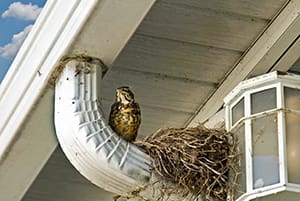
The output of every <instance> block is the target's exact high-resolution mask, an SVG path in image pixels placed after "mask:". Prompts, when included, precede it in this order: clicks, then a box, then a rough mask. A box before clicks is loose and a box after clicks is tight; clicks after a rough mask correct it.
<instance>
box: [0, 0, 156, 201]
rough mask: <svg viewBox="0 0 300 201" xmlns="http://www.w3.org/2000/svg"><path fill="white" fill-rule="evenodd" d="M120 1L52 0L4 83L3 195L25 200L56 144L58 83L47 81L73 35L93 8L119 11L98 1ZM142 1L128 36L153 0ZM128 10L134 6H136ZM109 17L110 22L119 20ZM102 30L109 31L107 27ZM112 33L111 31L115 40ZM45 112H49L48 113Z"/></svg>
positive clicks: (0, 103) (0, 102)
mask: <svg viewBox="0 0 300 201" xmlns="http://www.w3.org/2000/svg"><path fill="white" fill-rule="evenodd" d="M118 2H119V1H117V0H68V1H59V0H48V1H47V3H46V5H45V7H44V9H43V10H42V12H41V14H40V16H39V18H38V19H37V21H36V23H35V25H34V27H33V28H32V31H31V32H30V34H29V36H28V37H27V38H26V40H25V42H24V44H23V45H22V47H21V49H20V50H19V52H18V54H17V56H16V58H15V60H14V62H13V63H12V65H11V67H10V69H9V71H8V73H7V75H6V77H5V78H4V80H3V82H2V83H1V85H0V94H1V96H0V108H1V116H0V187H1V188H0V200H10V201H18V200H21V199H22V197H23V195H24V194H25V192H26V191H27V189H28V188H29V186H30V185H31V183H32V182H33V181H34V179H35V177H36V176H37V175H38V173H39V171H40V170H41V169H42V167H43V165H44V164H45V163H46V161H47V160H48V158H49V156H50V155H51V153H52V151H53V150H54V149H55V147H56V146H57V140H56V138H55V136H54V129H53V96H54V91H53V90H54V89H53V88H51V87H49V84H48V81H49V78H50V77H51V75H52V73H53V71H54V70H55V67H56V64H57V62H58V61H59V59H60V58H61V57H62V56H63V55H65V54H67V53H69V52H70V47H72V46H73V45H74V44H75V43H76V42H77V41H74V40H75V39H76V37H77V35H80V34H81V33H82V32H84V28H85V25H86V22H87V21H88V20H90V16H93V15H94V12H97V13H99V12H102V13H104V15H105V13H107V14H108V13H114V10H110V11H107V10H103V8H102V7H101V6H99V5H102V4H105V5H108V4H113V5H114V6H115V7H117V6H118V5H119V4H118ZM139 2H142V3H140V4H138V6H136V7H135V10H136V9H138V10H139V11H136V12H135V18H134V19H133V18H132V19H131V20H132V21H129V22H128V24H127V27H128V28H127V29H126V30H127V32H123V34H126V37H124V38H127V40H128V38H130V36H131V34H132V33H133V30H131V31H128V30H129V29H130V27H131V29H134V30H135V29H136V27H137V23H139V22H140V21H141V20H142V19H143V18H144V16H145V14H146V13H147V11H148V10H149V9H150V8H151V6H152V5H153V3H154V0H148V1H146V0H145V1H139ZM121 5H123V4H121ZM137 7H138V8H137ZM95 8H97V10H96V9H95ZM127 12H132V9H128V10H127ZM125 14H126V11H124V12H122V15H125ZM97 20H99V19H97ZM101 20H102V19H100V21H101ZM101 23H103V22H101ZM107 23H108V24H107V26H114V25H115V24H112V23H111V22H107ZM116 23H117V22H116ZM118 23H120V22H118ZM116 26H118V24H116ZM102 31H103V32H104V33H105V30H102ZM119 32H122V30H119ZM107 35H108V33H107ZM110 35H111V34H110ZM113 39H114V38H113V36H112V35H111V40H113ZM127 40H124V41H122V40H119V41H118V42H119V43H118V44H116V45H115V48H118V49H122V48H123V47H124V46H125V45H126V43H127ZM106 54H107V55H109V54H112V55H110V58H116V57H117V55H116V54H119V51H111V52H110V53H106ZM94 56H97V55H94ZM43 102H44V103H43ZM48 107H49V108H50V107H51V110H48V109H49V108H48ZM45 115H46V116H47V118H44V116H45ZM39 118H44V119H43V121H42V122H44V123H45V124H46V125H44V126H43V124H41V125H40V126H41V127H38V126H39ZM32 119H33V120H32ZM29 125H30V126H29ZM46 126H47V127H46ZM26 127H27V128H28V129H27V132H26V129H25V128H26ZM43 129H46V131H45V132H44V131H43ZM41 132H43V133H42V134H41ZM24 150H25V151H24ZM29 150H30V151H29ZM22 164H24V165H25V166H26V167H23V166H24V165H22ZM4 175H5V176H4Z"/></svg>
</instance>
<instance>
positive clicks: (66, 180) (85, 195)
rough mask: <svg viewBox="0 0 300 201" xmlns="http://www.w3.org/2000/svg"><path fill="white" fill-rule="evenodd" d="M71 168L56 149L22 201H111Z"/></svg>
mask: <svg viewBox="0 0 300 201" xmlns="http://www.w3.org/2000/svg"><path fill="white" fill-rule="evenodd" d="M112 196H113V194H112V193H108V192H106V191H104V190H103V189H101V188H99V187H97V186H95V185H93V184H92V183H91V182H89V181H87V180H86V179H85V178H84V177H83V176H82V175H80V173H79V172H78V171H77V170H75V169H74V168H73V166H72V165H71V164H70V162H69V161H68V160H67V159H66V158H65V156H64V154H63V152H62V151H61V149H60V148H59V147H58V148H57V150H56V151H55V152H54V154H53V155H52V156H51V158H50V159H49V161H48V163H47V165H46V166H45V167H44V168H43V170H42V171H41V173H40V174H39V176H38V178H37V179H36V180H35V182H34V183H33V185H32V187H31V188H30V190H29V192H28V193H27V194H26V195H25V196H24V198H23V199H22V201H112V200H113V199H112Z"/></svg>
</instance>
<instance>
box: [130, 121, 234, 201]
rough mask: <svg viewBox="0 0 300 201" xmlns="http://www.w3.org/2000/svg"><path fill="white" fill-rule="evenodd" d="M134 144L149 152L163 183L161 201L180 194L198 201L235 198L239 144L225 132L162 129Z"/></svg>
mask: <svg viewBox="0 0 300 201" xmlns="http://www.w3.org/2000/svg"><path fill="white" fill-rule="evenodd" d="M135 144H136V145H138V146H139V147H141V148H142V149H144V150H146V151H147V152H148V154H149V155H150V157H151V160H152V167H153V170H154V172H155V173H156V174H157V177H158V178H160V180H161V181H163V182H162V183H163V184H162V185H160V191H161V195H160V198H161V200H164V198H163V197H164V196H166V195H168V196H169V195H170V194H172V193H177V195H178V192H180V195H181V196H183V197H185V196H191V195H192V198H194V199H195V200H196V199H198V198H201V199H204V200H211V198H213V199H217V200H228V198H229V200H230V199H233V197H234V196H233V194H234V192H235V186H236V184H235V182H236V178H237V175H238V153H237V145H236V144H237V143H236V141H235V139H234V138H233V136H232V135H231V134H230V133H227V132H226V131H225V130H219V129H208V128H206V127H204V126H202V125H200V126H198V127H195V128H168V129H160V130H158V131H157V132H155V133H153V134H152V135H150V136H148V137H147V138H146V139H144V140H143V141H137V142H135ZM165 184H169V185H165ZM162 189H163V190H162ZM176 189H177V190H176ZM179 189H180V191H179ZM230 197H231V198H230ZM156 199H157V198H156Z"/></svg>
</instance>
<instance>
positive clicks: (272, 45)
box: [187, 0, 300, 126]
mask: <svg viewBox="0 0 300 201" xmlns="http://www.w3.org/2000/svg"><path fill="white" fill-rule="evenodd" d="M299 33H300V0H291V1H289V3H288V4H287V5H286V6H285V7H284V8H283V9H282V10H281V12H280V13H279V14H278V16H276V18H275V19H274V20H273V21H272V23H271V24H270V26H269V27H268V28H267V29H266V30H265V31H264V32H263V34H262V35H261V36H260V37H259V38H258V39H257V41H256V42H255V43H254V44H253V45H252V46H251V47H250V48H249V49H248V51H247V52H246V53H245V54H244V56H243V57H242V58H241V59H240V61H239V62H238V63H237V64H236V65H235V67H234V68H233V70H232V71H231V72H230V73H229V74H228V75H227V77H226V78H225V79H224V80H223V82H222V83H221V84H220V86H219V87H218V88H217V89H216V91H215V92H214V93H213V94H212V96H211V97H209V98H208V100H207V101H206V103H205V104H204V105H202V106H201V107H200V108H199V110H198V111H197V112H196V113H195V115H194V117H193V118H191V120H190V121H189V122H188V123H187V125H189V126H195V125H197V124H198V123H199V122H204V121H206V120H207V119H209V118H210V117H211V116H212V115H213V114H214V113H216V112H217V111H218V110H219V109H220V108H221V107H222V105H223V98H224V97H225V96H226V95H227V94H228V93H229V92H230V91H231V90H232V89H233V88H234V87H235V86H236V85H237V84H238V83H239V82H241V81H242V80H244V79H246V78H248V77H251V76H256V75H259V74H262V73H266V72H269V71H271V70H279V68H275V69H272V67H273V66H274V65H276V64H277V63H278V62H279V61H280V59H281V58H283V55H285V54H286V53H287V52H288V50H289V49H290V48H291V47H293V46H294V49H299V48H297V47H298V46H299V44H298V45H297V44H296V43H297V40H298V38H299ZM289 53H291V52H289ZM297 53H298V54H299V52H297ZM285 64H288V63H287V62H286V63H285ZM289 67H290V66H289ZM281 69H286V67H285V68H282V67H281Z"/></svg>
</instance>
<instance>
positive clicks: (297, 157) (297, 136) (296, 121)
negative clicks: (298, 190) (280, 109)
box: [286, 113, 300, 184]
mask: <svg viewBox="0 0 300 201" xmlns="http://www.w3.org/2000/svg"><path fill="white" fill-rule="evenodd" d="M299 131H300V116H299V115H296V114H292V113H286V149H287V163H288V164H287V165H288V181H289V182H291V183H297V184H300V174H299V170H300V132H299Z"/></svg>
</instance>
